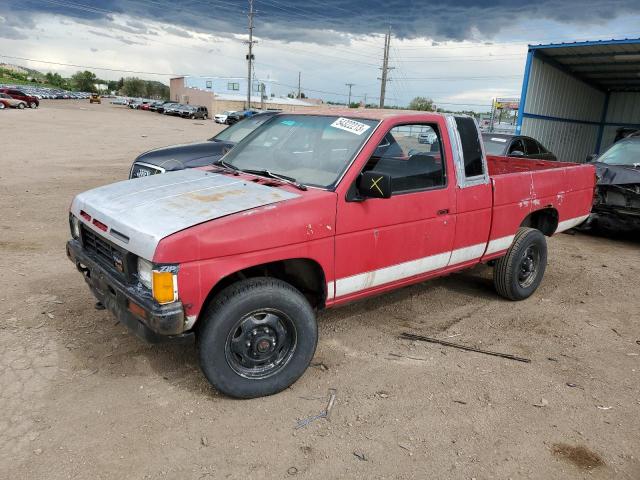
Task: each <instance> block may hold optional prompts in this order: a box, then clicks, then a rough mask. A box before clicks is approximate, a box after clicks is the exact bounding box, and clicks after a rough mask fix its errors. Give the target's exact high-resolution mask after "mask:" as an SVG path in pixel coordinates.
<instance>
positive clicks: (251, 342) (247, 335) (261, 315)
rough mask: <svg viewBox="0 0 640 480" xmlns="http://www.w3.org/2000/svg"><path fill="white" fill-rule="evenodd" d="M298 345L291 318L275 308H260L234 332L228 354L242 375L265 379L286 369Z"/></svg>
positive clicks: (229, 340) (245, 317)
mask: <svg viewBox="0 0 640 480" xmlns="http://www.w3.org/2000/svg"><path fill="white" fill-rule="evenodd" d="M296 345H297V334H296V329H295V325H294V324H293V322H292V321H291V319H290V318H289V316H288V315H286V314H285V313H284V312H281V311H279V310H275V309H260V310H255V311H253V312H251V313H249V314H247V315H245V316H244V317H242V318H241V319H240V320H239V321H238V322H237V323H236V324H235V326H234V327H233V328H232V329H231V330H230V332H229V335H228V336H227V342H226V344H225V352H224V354H225V358H226V360H227V363H228V365H229V366H230V367H231V368H232V369H233V371H235V372H236V373H237V374H238V375H240V376H242V377H245V378H252V379H262V378H267V377H270V376H272V375H274V374H276V373H277V372H278V371H280V370H282V368H284V366H285V365H286V364H287V363H288V362H289V360H290V359H291V357H292V356H293V353H294V351H295V349H296Z"/></svg>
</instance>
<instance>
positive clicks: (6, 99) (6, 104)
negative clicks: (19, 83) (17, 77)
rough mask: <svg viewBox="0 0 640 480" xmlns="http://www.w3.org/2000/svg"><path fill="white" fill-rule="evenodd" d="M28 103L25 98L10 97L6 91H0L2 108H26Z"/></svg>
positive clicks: (0, 106)
mask: <svg viewBox="0 0 640 480" xmlns="http://www.w3.org/2000/svg"><path fill="white" fill-rule="evenodd" d="M26 106H27V103H26V102H25V101H24V100H17V99H15V98H13V97H10V96H9V95H7V94H6V93H0V109H4V108H26Z"/></svg>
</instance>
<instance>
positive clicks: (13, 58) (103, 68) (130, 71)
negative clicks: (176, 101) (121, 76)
mask: <svg viewBox="0 0 640 480" xmlns="http://www.w3.org/2000/svg"><path fill="white" fill-rule="evenodd" d="M0 57H4V58H10V59H12V60H25V61H27V62H35V63H46V64H50V65H60V66H64V67H75V68H87V69H92V70H106V71H109V72H118V73H137V74H139V75H161V76H167V77H180V76H188V75H184V74H176V73H161V72H142V71H137V70H123V69H118V68H108V67H96V66H91V65H77V64H74V63H62V62H51V61H48V60H36V59H34V58H26V57H13V56H10V55H5V54H4V53H0Z"/></svg>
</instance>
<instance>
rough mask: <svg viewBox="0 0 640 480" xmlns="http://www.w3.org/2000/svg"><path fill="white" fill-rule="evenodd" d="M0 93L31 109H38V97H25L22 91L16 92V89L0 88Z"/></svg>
mask: <svg viewBox="0 0 640 480" xmlns="http://www.w3.org/2000/svg"><path fill="white" fill-rule="evenodd" d="M0 93H6V94H7V95H9V96H10V97H11V98H15V99H16V100H22V101H23V102H24V103H26V104H27V105H28V106H29V107H31V108H38V107H39V106H40V100H38V97H34V96H33V95H27V94H26V93H24V92H23V91H22V90H18V89H16V88H6V87H5V88H0Z"/></svg>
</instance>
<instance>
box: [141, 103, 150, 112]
mask: <svg viewBox="0 0 640 480" xmlns="http://www.w3.org/2000/svg"><path fill="white" fill-rule="evenodd" d="M138 108H139V109H140V110H147V111H148V110H150V109H151V103H142V104H140V106H139V107H138Z"/></svg>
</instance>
